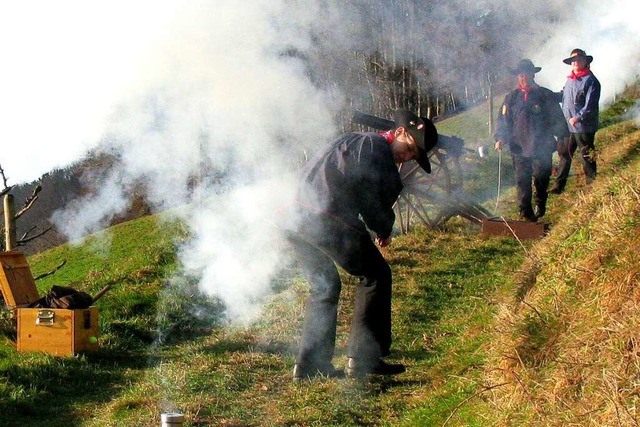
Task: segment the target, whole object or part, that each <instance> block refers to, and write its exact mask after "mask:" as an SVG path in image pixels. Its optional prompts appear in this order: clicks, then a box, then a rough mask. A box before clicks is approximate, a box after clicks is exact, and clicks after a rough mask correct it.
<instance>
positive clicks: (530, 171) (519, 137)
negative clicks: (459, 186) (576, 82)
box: [494, 59, 569, 222]
mask: <svg viewBox="0 0 640 427" xmlns="http://www.w3.org/2000/svg"><path fill="white" fill-rule="evenodd" d="M540 70H541V68H540V67H535V66H534V65H533V63H532V62H531V61H530V60H528V59H523V60H521V61H520V62H519V63H518V66H517V67H516V68H515V69H513V70H511V74H514V75H516V76H517V77H518V88H517V89H514V90H513V91H511V92H509V93H508V94H507V96H506V97H505V99H504V102H503V104H502V108H501V110H500V116H499V117H498V122H497V127H496V133H495V135H494V138H495V140H496V145H495V148H496V150H501V149H502V147H503V146H504V145H506V146H507V148H508V149H509V153H510V154H511V157H512V158H513V165H514V167H515V174H516V188H517V191H516V193H517V195H516V197H517V203H518V210H519V212H520V216H521V217H522V218H523V219H526V220H528V221H532V222H535V221H537V220H538V218H540V217H541V216H543V215H544V214H545V212H546V204H547V196H548V194H547V187H548V185H549V180H550V177H551V167H552V155H553V152H554V151H555V149H556V142H557V141H556V138H558V139H561V138H566V137H568V136H569V131H568V129H567V125H566V123H565V121H564V117H563V115H562V111H561V110H560V105H559V104H558V102H557V100H556V96H555V94H554V93H553V92H551V91H550V90H549V89H547V88H544V87H541V86H538V84H536V82H535V79H534V78H535V73H537V72H538V71H540ZM532 178H533V187H534V188H535V194H532V193H533V192H532V189H531V183H532ZM532 195H533V197H534V198H535V210H534V209H533V208H532V204H531V199H532Z"/></svg>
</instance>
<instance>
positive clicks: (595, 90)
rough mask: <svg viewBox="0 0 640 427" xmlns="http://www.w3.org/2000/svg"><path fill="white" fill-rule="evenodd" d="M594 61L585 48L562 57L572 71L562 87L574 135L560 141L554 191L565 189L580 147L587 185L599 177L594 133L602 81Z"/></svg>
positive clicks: (563, 101)
mask: <svg viewBox="0 0 640 427" xmlns="http://www.w3.org/2000/svg"><path fill="white" fill-rule="evenodd" d="M592 61H593V56H591V55H587V54H586V52H585V51H584V50H582V49H573V50H572V51H571V54H570V56H569V57H568V58H566V59H564V60H563V61H562V62H564V63H565V64H567V65H571V74H569V76H567V82H566V83H565V85H564V88H563V89H562V112H563V113H564V117H565V119H566V120H567V125H568V126H569V132H570V133H571V135H570V137H569V139H568V140H565V141H563V143H562V144H559V145H558V155H559V156H560V163H559V165H558V175H557V176H556V182H555V185H554V187H553V188H552V189H551V192H552V193H555V194H560V193H562V192H563V191H564V187H565V186H566V184H567V178H568V177H569V170H570V169H571V160H572V158H573V154H574V153H575V152H576V150H577V149H578V148H580V157H579V159H580V163H582V170H583V171H584V176H585V179H586V183H587V185H588V184H591V183H592V182H593V180H594V179H595V178H596V159H595V135H596V131H597V130H598V116H599V105H598V104H599V102H600V82H599V81H598V79H597V78H596V76H594V75H593V73H592V72H591V67H590V64H591V62H592Z"/></svg>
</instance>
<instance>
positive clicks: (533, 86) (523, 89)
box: [518, 83, 538, 102]
mask: <svg viewBox="0 0 640 427" xmlns="http://www.w3.org/2000/svg"><path fill="white" fill-rule="evenodd" d="M537 88H538V85H537V84H535V83H534V84H532V85H530V86H522V85H521V84H518V89H520V90H521V91H522V92H524V102H527V98H528V97H529V91H531V90H533V89H537Z"/></svg>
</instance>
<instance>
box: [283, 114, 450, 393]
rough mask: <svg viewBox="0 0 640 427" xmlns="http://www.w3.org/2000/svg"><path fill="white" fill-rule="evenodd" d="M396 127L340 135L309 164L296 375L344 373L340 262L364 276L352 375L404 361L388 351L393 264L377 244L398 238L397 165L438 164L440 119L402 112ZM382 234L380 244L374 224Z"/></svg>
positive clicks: (301, 227) (388, 370) (301, 209)
mask: <svg viewBox="0 0 640 427" xmlns="http://www.w3.org/2000/svg"><path fill="white" fill-rule="evenodd" d="M394 119H395V125H396V127H395V129H393V130H391V131H388V132H383V133H373V132H362V133H361V132H355V133H348V134H345V135H343V136H341V137H340V138H338V139H337V140H336V141H335V142H334V143H333V144H331V145H330V146H329V147H328V148H327V149H325V150H324V151H322V152H320V153H319V154H318V155H317V156H315V157H314V158H313V159H312V160H311V161H309V162H308V163H307V164H306V166H305V167H304V168H303V170H302V185H301V186H300V189H299V191H298V195H297V197H296V205H295V208H294V209H293V211H294V216H295V219H296V221H295V225H294V226H289V227H287V228H288V230H289V240H290V242H291V243H292V246H293V250H294V252H295V254H296V257H297V259H298V261H299V263H300V266H301V267H302V269H303V271H304V273H305V276H306V278H307V280H308V282H309V284H310V295H309V298H308V301H307V305H306V311H305V319H304V325H303V331H302V336H301V340H300V347H299V351H298V355H297V357H296V365H295V367H294V371H293V377H294V380H300V379H302V378H311V377H314V376H318V375H322V376H339V375H340V374H341V372H340V371H337V370H336V369H334V367H333V364H332V359H333V353H334V348H335V340H336V325H337V312H338V300H339V297H340V290H341V286H342V284H341V280H340V276H339V275H338V270H337V268H336V265H337V266H340V267H341V268H342V269H344V270H345V271H346V272H347V273H349V274H351V275H353V276H355V277H358V278H359V280H360V282H359V284H358V285H357V286H356V288H355V306H354V310H353V319H352V323H351V331H350V335H349V344H348V357H349V359H348V365H347V375H349V376H354V377H360V376H364V375H367V374H380V375H394V374H399V373H401V372H404V370H405V369H404V366H403V365H401V364H390V363H387V362H385V361H384V360H383V359H382V358H383V357H385V356H388V355H389V354H390V346H391V268H390V267H389V265H388V264H387V262H386V261H385V259H384V257H383V256H382V254H381V253H380V251H379V250H378V249H377V248H376V245H375V243H377V244H378V245H379V246H381V247H386V246H388V245H389V244H390V243H391V231H392V228H393V223H394V221H395V214H394V212H393V205H394V203H395V201H396V199H397V198H398V196H399V194H400V191H401V190H402V181H401V179H400V174H399V173H398V166H397V164H399V163H403V162H407V161H411V160H416V161H417V162H418V163H419V164H420V166H422V168H423V169H424V170H425V171H426V172H430V171H431V166H430V164H429V158H428V152H429V150H431V149H432V148H433V147H434V146H435V144H436V142H437V138H438V133H437V131H436V129H435V126H434V125H433V123H431V122H430V121H429V120H428V119H426V118H420V117H418V116H416V115H414V114H413V113H411V112H410V111H407V110H397V111H395V112H394ZM369 230H370V231H371V232H372V233H373V234H375V236H376V237H375V243H374V242H373V240H372V237H371V234H370V231H369Z"/></svg>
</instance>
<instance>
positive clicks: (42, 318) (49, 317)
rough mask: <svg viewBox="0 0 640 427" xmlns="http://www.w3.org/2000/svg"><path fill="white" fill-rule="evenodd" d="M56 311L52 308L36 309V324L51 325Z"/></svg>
mask: <svg viewBox="0 0 640 427" xmlns="http://www.w3.org/2000/svg"><path fill="white" fill-rule="evenodd" d="M55 316H56V313H55V312H54V311H53V310H38V318H37V319H36V325H43V326H53V323H54V318H55Z"/></svg>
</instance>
